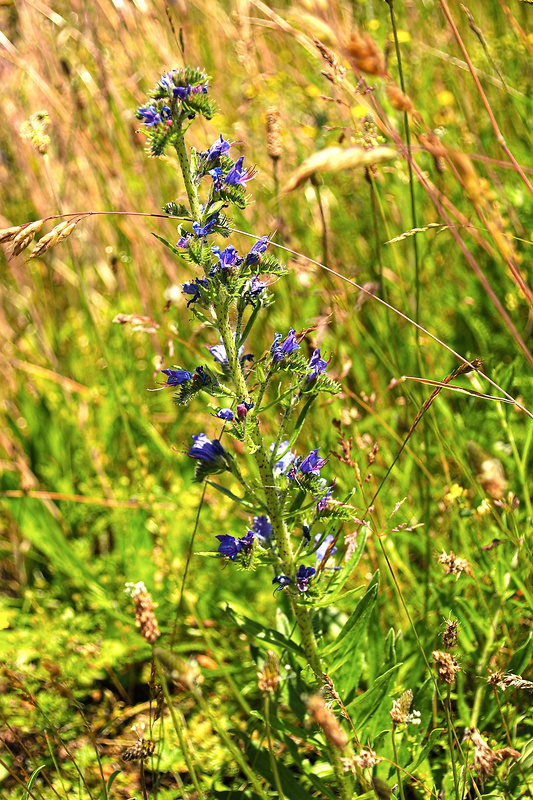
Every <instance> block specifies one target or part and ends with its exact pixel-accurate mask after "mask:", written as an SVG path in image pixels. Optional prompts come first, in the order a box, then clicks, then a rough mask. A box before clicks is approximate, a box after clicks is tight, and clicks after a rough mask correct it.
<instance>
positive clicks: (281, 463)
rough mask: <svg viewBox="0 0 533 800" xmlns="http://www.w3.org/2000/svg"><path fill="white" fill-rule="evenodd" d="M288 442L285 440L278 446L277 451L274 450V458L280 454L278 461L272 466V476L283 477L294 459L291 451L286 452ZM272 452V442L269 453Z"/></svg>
mask: <svg viewBox="0 0 533 800" xmlns="http://www.w3.org/2000/svg"><path fill="white" fill-rule="evenodd" d="M288 447H289V441H288V440H285V441H284V442H281V443H280V444H279V445H278V449H277V450H276V458H277V457H278V456H279V455H280V453H281V454H282V455H281V456H280V458H279V460H278V461H276V463H275V464H274V475H276V474H277V475H284V474H285V473H286V472H287V470H288V469H289V467H290V466H291V464H292V462H293V461H294V459H295V458H296V456H295V455H294V453H293V452H291V450H288V449H287V448H288ZM273 451H274V442H272V444H271V445H270V452H271V453H272V452H273Z"/></svg>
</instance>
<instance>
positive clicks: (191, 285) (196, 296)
mask: <svg viewBox="0 0 533 800" xmlns="http://www.w3.org/2000/svg"><path fill="white" fill-rule="evenodd" d="M201 288H204V289H209V281H207V280H206V279H205V278H195V279H194V281H192V282H191V281H188V282H187V283H184V284H183V286H182V289H183V292H184V294H191V295H192V297H191V299H190V300H188V301H187V307H189V306H190V304H191V303H195V302H196V301H197V300H200V298H201V296H202V292H201Z"/></svg>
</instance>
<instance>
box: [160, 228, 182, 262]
mask: <svg viewBox="0 0 533 800" xmlns="http://www.w3.org/2000/svg"><path fill="white" fill-rule="evenodd" d="M152 236H155V238H156V239H159V241H160V242H161V243H162V244H164V245H165V247H168V249H169V250H170V252H171V253H174V255H175V256H179V257H180V258H184V257H185V256H186V253H185V251H184V250H178V248H177V247H174V245H173V244H171V243H170V242H169V241H168V240H167V239H164V238H163V237H162V236H160V235H159V234H158V233H153V232H152Z"/></svg>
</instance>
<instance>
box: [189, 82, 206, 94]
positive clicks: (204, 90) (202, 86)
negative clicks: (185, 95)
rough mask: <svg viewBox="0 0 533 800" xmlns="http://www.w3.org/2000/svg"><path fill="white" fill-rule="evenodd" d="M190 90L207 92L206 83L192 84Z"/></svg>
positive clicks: (198, 92) (197, 92) (194, 92)
mask: <svg viewBox="0 0 533 800" xmlns="http://www.w3.org/2000/svg"><path fill="white" fill-rule="evenodd" d="M191 91H192V93H193V94H207V83H203V84H202V85H201V86H193V87H192V89H191Z"/></svg>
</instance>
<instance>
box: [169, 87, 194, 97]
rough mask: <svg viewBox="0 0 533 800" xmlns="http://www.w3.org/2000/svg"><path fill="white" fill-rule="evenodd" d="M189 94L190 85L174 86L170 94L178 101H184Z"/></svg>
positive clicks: (190, 90)
mask: <svg viewBox="0 0 533 800" xmlns="http://www.w3.org/2000/svg"><path fill="white" fill-rule="evenodd" d="M191 92H192V86H191V84H190V83H189V85H188V86H174V87H173V88H172V94H173V95H175V97H177V98H178V100H186V99H187V98H188V96H189V95H190V93H191Z"/></svg>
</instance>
